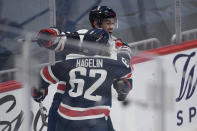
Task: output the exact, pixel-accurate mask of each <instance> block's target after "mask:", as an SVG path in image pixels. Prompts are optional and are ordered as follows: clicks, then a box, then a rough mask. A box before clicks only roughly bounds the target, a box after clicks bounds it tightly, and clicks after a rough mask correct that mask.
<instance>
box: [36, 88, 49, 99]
mask: <svg viewBox="0 0 197 131" xmlns="http://www.w3.org/2000/svg"><path fill="white" fill-rule="evenodd" d="M47 94H48V90H47V89H46V90H44V89H40V90H39V89H37V88H35V87H33V88H32V97H33V99H34V100H35V101H36V102H41V101H43V100H44V98H45V97H46V95H47Z"/></svg>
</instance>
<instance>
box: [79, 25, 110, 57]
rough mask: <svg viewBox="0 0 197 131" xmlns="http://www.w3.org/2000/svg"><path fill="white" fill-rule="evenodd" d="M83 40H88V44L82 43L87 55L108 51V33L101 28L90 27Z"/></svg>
mask: <svg viewBox="0 0 197 131" xmlns="http://www.w3.org/2000/svg"><path fill="white" fill-rule="evenodd" d="M83 40H84V42H88V43H89V44H82V45H83V50H84V52H85V53H87V54H88V55H100V54H102V55H103V54H105V55H106V53H107V52H108V50H109V49H108V47H109V44H108V40H109V33H108V32H107V31H106V30H104V29H103V28H97V29H94V28H93V29H90V30H89V31H88V32H87V33H86V34H85V35H84V39H83Z"/></svg>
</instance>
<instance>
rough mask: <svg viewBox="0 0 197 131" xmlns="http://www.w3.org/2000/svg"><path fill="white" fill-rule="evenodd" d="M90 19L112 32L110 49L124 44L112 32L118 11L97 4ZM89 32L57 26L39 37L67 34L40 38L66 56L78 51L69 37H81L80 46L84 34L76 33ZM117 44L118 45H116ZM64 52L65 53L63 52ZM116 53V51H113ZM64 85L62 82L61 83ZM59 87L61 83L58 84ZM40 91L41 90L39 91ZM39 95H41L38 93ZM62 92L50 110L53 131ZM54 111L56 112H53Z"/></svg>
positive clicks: (94, 24)
mask: <svg viewBox="0 0 197 131" xmlns="http://www.w3.org/2000/svg"><path fill="white" fill-rule="evenodd" d="M89 20H90V23H91V25H92V27H93V28H104V29H105V30H107V31H108V32H109V33H110V37H109V43H110V46H111V47H110V48H109V49H110V51H112V52H113V51H114V50H115V48H116V47H117V46H122V45H123V43H122V42H121V41H120V39H116V38H115V37H114V36H112V32H113V29H114V25H115V21H116V13H115V11H113V10H112V9H111V8H109V7H107V6H96V7H93V8H92V10H91V11H90V13H89ZM86 32H87V30H86V29H82V30H79V31H77V32H74V33H64V32H61V31H60V30H58V29H57V28H47V29H43V30H41V31H40V32H39V35H38V38H41V35H42V34H48V35H50V36H58V35H65V36H63V37H57V39H55V40H42V39H39V41H38V43H39V45H40V46H44V47H46V48H48V49H52V50H55V51H57V52H58V51H60V52H61V54H64V57H65V56H66V55H67V54H69V53H70V52H77V50H75V49H76V47H75V48H72V45H69V44H68V43H69V42H68V39H69V38H73V37H74V38H75V39H80V41H81V42H79V43H78V46H81V44H80V43H82V41H83V37H84V35H79V37H77V35H76V34H85V33H86ZM116 45H117V46H116ZM62 52H63V53H62ZM111 54H114V53H111ZM60 85H62V84H60ZM58 87H59V85H58ZM38 93H39V92H38ZM37 96H39V95H37ZM60 96H61V95H60V93H58V92H57V93H56V94H55V97H54V99H53V103H52V106H51V108H50V111H49V120H48V122H49V124H48V126H49V128H48V131H52V130H53V127H54V123H55V117H56V115H55V114H56V113H55V112H56V110H57V105H58V104H59V100H60V98H61V97H60ZM51 112H54V113H51ZM108 122H109V124H108V125H109V128H110V129H111V130H113V126H112V124H111V120H110V117H109V119H108Z"/></svg>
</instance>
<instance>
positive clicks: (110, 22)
mask: <svg viewBox="0 0 197 131" xmlns="http://www.w3.org/2000/svg"><path fill="white" fill-rule="evenodd" d="M114 24H115V20H114V18H107V19H104V20H103V21H102V25H101V28H103V29H105V30H106V31H107V32H109V33H110V34H112V33H113V30H114Z"/></svg>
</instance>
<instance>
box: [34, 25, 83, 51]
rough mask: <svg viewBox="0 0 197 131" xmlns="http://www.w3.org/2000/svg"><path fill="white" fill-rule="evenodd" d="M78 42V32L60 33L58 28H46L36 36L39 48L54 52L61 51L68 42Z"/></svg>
mask: <svg viewBox="0 0 197 131" xmlns="http://www.w3.org/2000/svg"><path fill="white" fill-rule="evenodd" d="M69 39H73V40H79V39H80V37H79V34H78V32H66V33H64V32H61V31H60V30H59V29H58V28H55V27H53V28H46V29H42V30H40V31H39V33H38V35H37V43H38V45H39V46H41V47H45V48H47V49H50V50H54V51H57V52H58V51H62V50H64V48H65V45H66V43H67V44H68V42H69V41H68V40H69Z"/></svg>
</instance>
